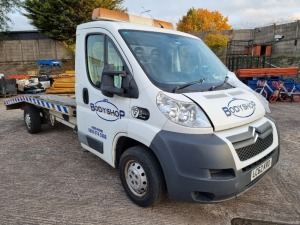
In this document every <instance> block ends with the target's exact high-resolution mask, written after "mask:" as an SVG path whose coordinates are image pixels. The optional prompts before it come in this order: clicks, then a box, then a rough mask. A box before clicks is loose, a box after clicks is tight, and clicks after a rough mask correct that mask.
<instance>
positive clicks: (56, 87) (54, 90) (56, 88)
mask: <svg viewBox="0 0 300 225" xmlns="http://www.w3.org/2000/svg"><path fill="white" fill-rule="evenodd" d="M53 80H54V82H53V84H52V85H51V88H50V89H47V90H46V93H47V94H64V93H75V71H73V70H71V71H66V72H65V73H62V74H59V75H58V76H57V77H54V78H53Z"/></svg>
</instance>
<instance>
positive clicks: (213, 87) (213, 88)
mask: <svg viewBox="0 0 300 225" xmlns="http://www.w3.org/2000/svg"><path fill="white" fill-rule="evenodd" d="M228 79H229V77H228V76H226V77H225V80H224V81H223V83H222V84H219V85H216V86H212V87H211V88H210V89H209V90H210V91H213V90H215V89H216V88H218V87H222V86H223V85H224V84H226V83H227V80H228Z"/></svg>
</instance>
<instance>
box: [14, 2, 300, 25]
mask: <svg viewBox="0 0 300 225" xmlns="http://www.w3.org/2000/svg"><path fill="white" fill-rule="evenodd" d="M123 6H125V7H126V8H127V9H128V13H131V14H135V15H143V16H146V17H149V14H150V15H151V16H152V17H154V18H157V19H161V20H166V21H171V22H172V23H173V24H174V25H175V27H176V23H178V21H179V20H180V19H181V18H182V16H184V15H186V13H187V11H188V10H189V9H190V8H192V7H194V8H196V9H197V8H206V9H208V10H210V11H215V10H217V11H219V12H220V13H221V14H222V15H223V16H228V19H229V24H230V25H232V27H233V28H236V29H241V28H253V27H260V26H265V25H269V24H272V23H285V22H291V21H295V20H300V0H181V1H180V0H177V1H175V0H173V1H171V0H124V2H123ZM145 11H149V12H148V13H149V14H148V13H147V12H145ZM9 16H10V18H11V19H12V20H13V22H14V24H13V25H12V28H13V29H12V30H31V29H34V28H33V27H32V26H31V25H29V21H28V20H27V18H26V17H24V16H22V15H20V14H19V13H17V14H16V13H15V14H9Z"/></svg>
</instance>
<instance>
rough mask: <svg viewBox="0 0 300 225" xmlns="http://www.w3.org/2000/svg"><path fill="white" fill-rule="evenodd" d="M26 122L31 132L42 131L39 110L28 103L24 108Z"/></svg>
mask: <svg viewBox="0 0 300 225" xmlns="http://www.w3.org/2000/svg"><path fill="white" fill-rule="evenodd" d="M24 122H25V127H26V129H27V131H28V132H29V133H31V134H36V133H39V132H40V131H41V116H40V112H39V110H38V109H37V108H36V107H34V106H32V105H27V106H26V107H25V109H24Z"/></svg>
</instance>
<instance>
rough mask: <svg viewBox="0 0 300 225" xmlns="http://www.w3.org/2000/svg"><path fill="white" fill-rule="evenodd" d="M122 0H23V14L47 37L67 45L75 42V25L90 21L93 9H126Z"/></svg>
mask: <svg viewBox="0 0 300 225" xmlns="http://www.w3.org/2000/svg"><path fill="white" fill-rule="evenodd" d="M122 2H123V0H25V2H24V5H23V7H24V8H25V10H26V11H27V12H26V13H24V15H25V16H26V17H27V18H28V19H30V21H31V22H30V23H31V24H32V25H33V26H35V27H36V28H38V29H39V30H40V31H41V32H43V33H45V34H46V35H47V36H48V37H50V38H52V39H54V40H58V41H62V42H64V43H66V44H67V45H68V46H72V45H73V44H74V43H75V37H76V27H77V25H79V24H81V23H85V22H88V21H91V17H92V12H93V9H95V8H98V7H102V8H106V9H111V10H117V11H126V10H127V9H126V8H123V7H122V6H121V4H122Z"/></svg>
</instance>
